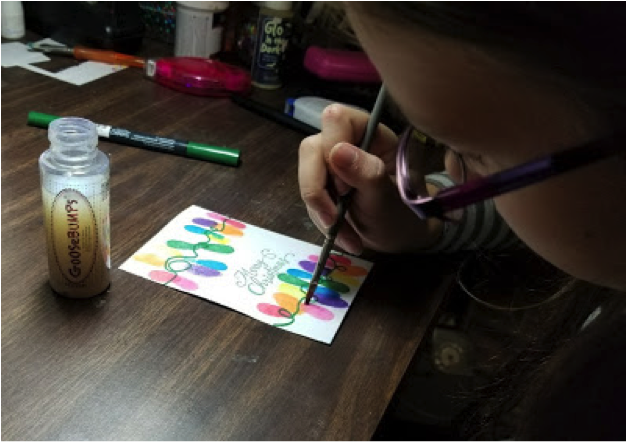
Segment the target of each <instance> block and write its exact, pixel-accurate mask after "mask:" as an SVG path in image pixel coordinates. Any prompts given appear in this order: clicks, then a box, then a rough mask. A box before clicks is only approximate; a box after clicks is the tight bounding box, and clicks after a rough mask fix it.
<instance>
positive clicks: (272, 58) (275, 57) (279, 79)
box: [251, 1, 294, 89]
mask: <svg viewBox="0 0 627 443" xmlns="http://www.w3.org/2000/svg"><path fill="white" fill-rule="evenodd" d="M293 15H294V13H293V12H292V2H290V1H278V2H263V6H262V7H261V9H260V10H259V20H258V22H257V39H256V42H255V52H254V56H253V60H252V72H251V77H252V84H253V86H255V87H257V88H261V89H277V88H280V87H281V86H283V65H284V64H285V52H286V51H287V45H288V43H289V41H290V38H291V35H292V16H293Z"/></svg>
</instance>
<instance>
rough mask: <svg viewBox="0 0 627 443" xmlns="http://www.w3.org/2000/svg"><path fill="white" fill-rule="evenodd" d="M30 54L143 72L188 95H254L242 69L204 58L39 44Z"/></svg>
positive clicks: (31, 46) (30, 49)
mask: <svg viewBox="0 0 627 443" xmlns="http://www.w3.org/2000/svg"><path fill="white" fill-rule="evenodd" d="M29 51H38V52H43V53H46V54H60V55H69V56H74V57H76V58H77V59H89V60H94V61H99V62H103V63H109V64H114V65H124V66H133V67H136V68H143V69H144V73H145V74H146V77H148V78H149V79H151V80H154V81H155V82H156V83H159V84H160V85H163V86H167V87H169V88H172V89H176V90H177V91H180V92H184V93H186V94H193V95H201V96H211V97H224V96H228V95H229V94H232V93H238V94H247V93H248V92H250V74H249V73H248V72H247V71H245V70H244V69H242V68H239V67H237V66H233V65H229V64H227V63H223V62H220V61H217V60H211V59H208V58H201V57H166V58H159V59H146V60H145V59H142V58H141V57H136V56H133V55H126V54H120V53H117V52H113V51H101V50H97V49H89V48H83V47H80V46H79V47H74V48H68V47H65V46H63V45H52V44H44V43H37V44H31V45H30V46H29Z"/></svg>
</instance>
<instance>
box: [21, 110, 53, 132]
mask: <svg viewBox="0 0 627 443" xmlns="http://www.w3.org/2000/svg"><path fill="white" fill-rule="evenodd" d="M58 118H61V117H58V116H56V115H50V114H44V113H42V112H34V111H31V112H29V113H28V122H27V123H28V124H29V125H32V126H39V127H40V128H47V127H48V125H49V124H50V123H52V122H53V121H54V120H57V119H58Z"/></svg>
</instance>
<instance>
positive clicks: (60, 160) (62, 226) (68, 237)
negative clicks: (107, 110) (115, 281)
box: [39, 117, 111, 298]
mask: <svg viewBox="0 0 627 443" xmlns="http://www.w3.org/2000/svg"><path fill="white" fill-rule="evenodd" d="M48 138H49V139H50V149H48V150H46V151H45V152H44V153H43V154H42V155H41V157H40V158H39V172H40V176H41V191H42V199H43V209H44V226H45V229H46V242H47V249H48V270H49V279H50V286H51V287H52V289H53V290H54V291H55V292H56V293H58V294H60V295H63V296H65V297H71V298H87V297H92V296H95V295H98V294H101V293H102V292H104V291H106V290H107V288H108V287H109V283H110V278H109V269H110V267H111V263H110V243H109V158H108V157H107V156H106V155H105V154H104V153H103V152H102V151H100V150H98V147H97V144H98V134H97V132H96V125H94V124H93V123H92V122H90V121H89V120H85V119H82V118H75V117H70V118H60V119H57V120H55V121H53V122H52V123H51V124H50V127H49V130H48Z"/></svg>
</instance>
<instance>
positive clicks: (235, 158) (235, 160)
mask: <svg viewBox="0 0 627 443" xmlns="http://www.w3.org/2000/svg"><path fill="white" fill-rule="evenodd" d="M187 156H188V157H193V158H198V159H200V160H207V161H210V162H216V163H222V164H225V165H229V166H237V165H238V164H239V156H240V150H239V149H232V148H223V147H219V146H210V145H203V144H202V143H194V142H188V143H187Z"/></svg>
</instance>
